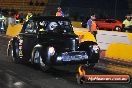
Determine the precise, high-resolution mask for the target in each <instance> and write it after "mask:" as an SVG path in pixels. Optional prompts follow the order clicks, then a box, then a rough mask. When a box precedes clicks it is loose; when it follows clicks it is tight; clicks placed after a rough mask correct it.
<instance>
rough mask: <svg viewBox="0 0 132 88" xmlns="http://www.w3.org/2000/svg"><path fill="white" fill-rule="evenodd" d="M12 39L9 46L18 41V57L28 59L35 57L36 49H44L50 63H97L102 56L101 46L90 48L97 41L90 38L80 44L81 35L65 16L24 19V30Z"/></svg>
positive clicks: (44, 55) (44, 56)
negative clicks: (27, 20) (53, 51)
mask: <svg viewBox="0 0 132 88" xmlns="http://www.w3.org/2000/svg"><path fill="white" fill-rule="evenodd" d="M30 23H32V24H31V25H30ZM30 27H32V28H30ZM41 29H42V31H40V30H41ZM49 29H50V30H49ZM56 30H57V31H56ZM11 41H12V42H11V43H10V44H9V46H12V47H16V46H15V45H14V43H17V44H18V57H19V58H21V59H23V60H25V61H30V60H32V58H33V53H34V50H35V49H38V50H39V51H40V52H41V55H42V58H43V61H45V63H46V64H49V65H59V64H86V63H88V62H90V61H92V60H93V61H92V63H97V62H98V60H99V49H97V50H94V49H92V48H90V47H92V46H94V45H96V46H97V43H89V42H87V43H86V44H84V45H81V44H80V43H79V37H78V35H76V34H75V33H74V31H73V28H72V25H71V21H70V20H69V18H65V17H54V16H53V17H36V18H32V20H31V21H29V22H26V23H24V25H23V29H22V32H21V33H20V34H19V35H18V36H17V37H14V38H13V39H12V40H11ZM85 46H86V47H85ZM79 47H81V48H79ZM8 48H9V47H8ZM49 48H53V49H54V50H55V53H54V54H53V55H51V53H49V52H50V50H49ZM88 50H89V51H88ZM95 51H97V52H96V53H95ZM20 53H21V54H20ZM88 53H89V54H88ZM93 56H94V58H93ZM34 62H35V61H34ZM90 63H91V62H90Z"/></svg>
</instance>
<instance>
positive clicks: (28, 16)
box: [26, 12, 33, 21]
mask: <svg viewBox="0 0 132 88" xmlns="http://www.w3.org/2000/svg"><path fill="white" fill-rule="evenodd" d="M32 17H33V15H32V13H31V12H28V14H27V16H26V21H28V20H30V19H31V18H32Z"/></svg>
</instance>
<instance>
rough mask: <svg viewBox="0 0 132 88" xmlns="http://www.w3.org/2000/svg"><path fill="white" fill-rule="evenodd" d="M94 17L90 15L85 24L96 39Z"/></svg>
mask: <svg viewBox="0 0 132 88" xmlns="http://www.w3.org/2000/svg"><path fill="white" fill-rule="evenodd" d="M95 19H96V17H95V15H94V14H92V15H91V18H90V19H89V20H88V21H87V26H88V28H89V31H90V32H91V33H92V34H93V35H94V37H95V39H96V34H97V28H96V23H95V21H94V20H95Z"/></svg>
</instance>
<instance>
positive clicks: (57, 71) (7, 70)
mask: <svg viewBox="0 0 132 88" xmlns="http://www.w3.org/2000/svg"><path fill="white" fill-rule="evenodd" d="M5 40H6V39H5ZM5 40H4V39H2V41H1V44H0V46H1V47H0V87H1V88H115V87H116V88H131V86H132V84H84V85H79V84H77V82H76V78H75V72H76V66H68V65H67V66H61V67H55V68H54V69H52V70H51V71H50V72H48V73H44V72H42V71H41V70H40V69H39V68H38V67H37V66H35V65H31V64H30V63H29V64H26V65H24V64H14V63H12V62H11V60H10V59H11V58H10V57H7V56H6V48H7V47H6V43H7V42H8V41H7V40H8V39H7V40H6V41H5ZM3 42H5V45H4V46H3V45H2V44H3ZM100 64H101V63H100ZM104 67H105V65H104ZM87 74H99V75H100V74H106V75H107V74H115V73H109V72H107V71H103V69H99V68H95V69H92V70H91V69H88V70H87Z"/></svg>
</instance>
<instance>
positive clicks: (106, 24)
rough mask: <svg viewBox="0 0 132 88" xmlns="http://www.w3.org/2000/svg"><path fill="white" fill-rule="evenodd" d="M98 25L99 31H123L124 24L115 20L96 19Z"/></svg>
mask: <svg viewBox="0 0 132 88" xmlns="http://www.w3.org/2000/svg"><path fill="white" fill-rule="evenodd" d="M96 24H97V28H98V29H99V30H100V29H105V30H112V31H122V22H120V21H118V20H115V19H96Z"/></svg>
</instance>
